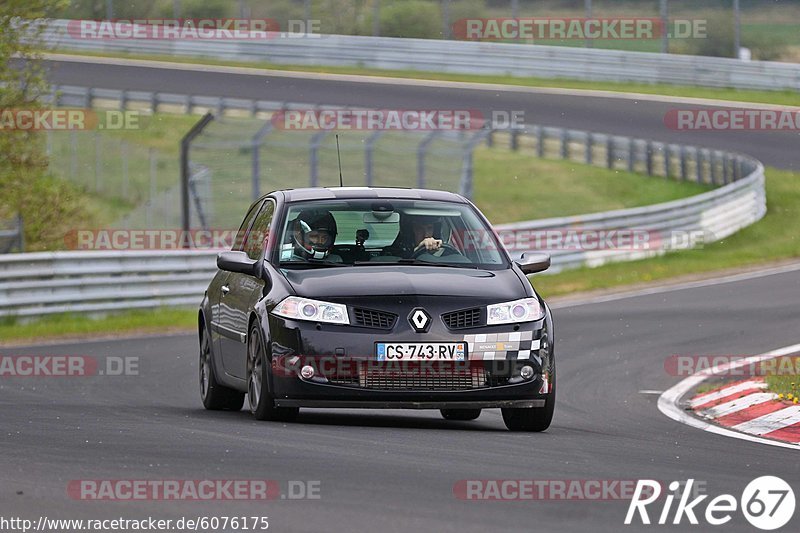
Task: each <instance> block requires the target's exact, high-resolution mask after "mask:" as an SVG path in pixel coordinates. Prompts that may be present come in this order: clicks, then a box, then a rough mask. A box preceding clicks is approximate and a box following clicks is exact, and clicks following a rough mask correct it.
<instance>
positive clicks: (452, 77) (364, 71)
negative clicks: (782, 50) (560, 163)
mask: <svg viewBox="0 0 800 533" xmlns="http://www.w3.org/2000/svg"><path fill="white" fill-rule="evenodd" d="M70 53H75V54H80V55H84V56H92V57H114V58H128V59H144V60H152V61H169V62H173V63H185V64H201V65H218V66H228V67H230V66H237V67H250V68H260V69H264V70H288V71H294V72H313V73H320V74H354V75H360V76H384V77H386V76H388V77H396V78H410V79H422V80H436V81H459V82H472V83H494V84H503V85H518V86H523V87H541V88H557V89H584V90H594V91H611V92H619V93H641V94H655V95H662V96H674V97H683V98H708V99H712V100H729V101H734V102H752V103H763V104H773V105H785V106H800V93H798V92H797V91H788V90H787V91H752V90H739V89H732V88H719V89H716V88H712V87H690V86H682V85H667V84H648V83H621V82H607V81H582V80H572V79H568V78H532V77H515V76H509V75H496V76H483V75H474V74H454V73H448V72H427V71H421V70H392V69H386V70H384V69H376V68H366V67H335V66H333V67H329V66H308V65H284V64H276V63H267V62H245V61H227V60H226V61H221V60H216V59H211V58H195V57H191V58H181V57H171V56H170V57H166V56H159V55H147V54H107V53H91V52H85V51H80V52H77V51H76V52H70Z"/></svg>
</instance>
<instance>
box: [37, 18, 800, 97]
mask: <svg viewBox="0 0 800 533" xmlns="http://www.w3.org/2000/svg"><path fill="white" fill-rule="evenodd" d="M68 23H69V21H68V20H54V21H52V22H51V23H50V24H49V26H48V28H47V30H46V31H45V32H44V40H45V42H46V44H47V45H49V46H50V47H52V48H54V49H58V50H60V51H63V50H76V51H91V52H110V53H114V54H146V55H164V56H170V57H194V58H213V59H218V60H228V61H252V62H261V63H263V62H269V63H274V64H293V65H314V66H318V65H324V66H350V67H367V68H377V69H399V70H421V71H433V72H450V73H458V74H484V75H510V76H520V77H526V76H529V77H537V78H570V79H578V80H588V81H615V82H637V83H665V84H678V85H694V86H702V87H732V88H738V89H757V90H767V91H773V90H787V89H788V90H800V64H794V63H779V62H770V61H740V60H737V59H727V58H719V57H702V56H689V55H674V54H658V53H649V52H628V51H621V50H601V49H583V48H574V47H565V46H542V45H528V44H506V43H489V42H467V41H443V40H433V39H406V38H393V37H364V36H348V35H316V36H314V37H307V38H274V39H267V40H263V41H255V40H252V41H241V40H239V41H236V40H223V39H220V40H168V39H167V40H165V39H162V40H152V39H151V40H135V39H80V38H76V37H73V36H71V35H70V33H69V32H68V31H67V24H68Z"/></svg>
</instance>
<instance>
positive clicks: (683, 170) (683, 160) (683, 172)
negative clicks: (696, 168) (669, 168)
mask: <svg viewBox="0 0 800 533" xmlns="http://www.w3.org/2000/svg"><path fill="white" fill-rule="evenodd" d="M680 157H681V181H686V179H687V178H688V177H689V176H688V173H687V170H686V147H685V146H683V145H681V148H680Z"/></svg>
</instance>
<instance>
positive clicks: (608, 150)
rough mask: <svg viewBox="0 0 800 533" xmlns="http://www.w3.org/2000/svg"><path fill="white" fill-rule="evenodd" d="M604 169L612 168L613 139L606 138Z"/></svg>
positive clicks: (609, 136) (610, 137)
mask: <svg viewBox="0 0 800 533" xmlns="http://www.w3.org/2000/svg"><path fill="white" fill-rule="evenodd" d="M606 167H608V168H614V137H612V136H611V135H608V136H607V137H606Z"/></svg>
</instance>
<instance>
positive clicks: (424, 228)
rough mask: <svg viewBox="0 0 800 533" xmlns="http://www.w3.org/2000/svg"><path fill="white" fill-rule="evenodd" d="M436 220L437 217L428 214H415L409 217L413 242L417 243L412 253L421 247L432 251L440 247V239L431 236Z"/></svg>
mask: <svg viewBox="0 0 800 533" xmlns="http://www.w3.org/2000/svg"><path fill="white" fill-rule="evenodd" d="M438 222H439V220H438V218H437V217H429V216H415V217H414V218H413V219H411V231H412V232H413V233H414V240H413V242H415V243H417V245H416V246H415V247H414V249H413V250H412V253H416V252H417V251H418V250H422V249H423V248H425V250H427V251H429V252H434V251H436V250H438V249H439V248H441V247H442V240H441V239H436V238H434V237H433V232H434V230H435V229H436V226H437V223H438Z"/></svg>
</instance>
